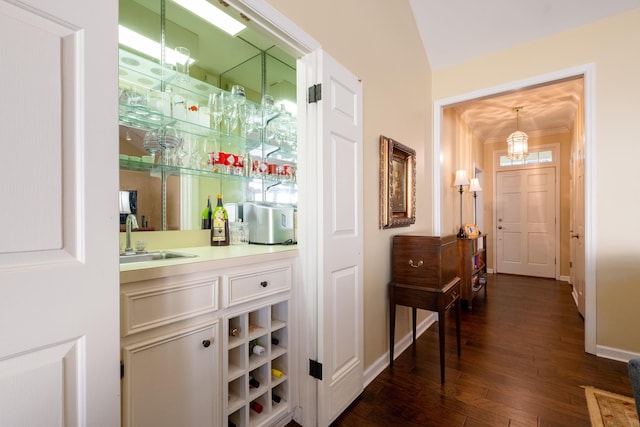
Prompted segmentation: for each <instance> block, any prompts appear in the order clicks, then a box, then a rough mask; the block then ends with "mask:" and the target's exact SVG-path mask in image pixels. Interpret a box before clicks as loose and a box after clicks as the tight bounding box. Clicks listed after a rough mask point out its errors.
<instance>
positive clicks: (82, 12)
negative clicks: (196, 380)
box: [0, 0, 120, 427]
mask: <svg viewBox="0 0 640 427" xmlns="http://www.w3.org/2000/svg"><path fill="white" fill-rule="evenodd" d="M117 19H118V17H117V3H116V2H110V1H107V2H85V1H81V0H59V1H50V0H23V1H21V2H18V1H6V0H0V93H1V94H2V99H3V101H2V102H0V117H2V139H1V142H0V147H1V148H2V159H3V162H2V168H0V182H2V185H1V186H0V199H1V200H2V209H0V295H1V297H0V426H36V427H37V426H47V427H50V426H115V425H118V424H119V422H120V406H119V404H120V403H119V402H120V400H119V387H120V381H119V356H118V351H119V336H118V233H117V230H118V228H117V227H118V218H117V210H116V208H115V207H116V195H117V182H118V176H117V158H118V157H117V150H118V145H117V116H116V114H117V109H116V105H117V49H116V47H117Z"/></svg>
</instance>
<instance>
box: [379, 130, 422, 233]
mask: <svg viewBox="0 0 640 427" xmlns="http://www.w3.org/2000/svg"><path fill="white" fill-rule="evenodd" d="M415 198H416V152H415V150H413V149H412V148H409V147H407V146H406V145H403V144H401V143H399V142H398V141H395V140H394V139H391V138H388V137H386V136H384V135H380V228H393V227H406V226H409V225H410V224H413V223H415V222H416V205H415Z"/></svg>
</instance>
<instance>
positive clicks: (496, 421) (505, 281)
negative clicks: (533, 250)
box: [333, 275, 632, 427]
mask: <svg viewBox="0 0 640 427" xmlns="http://www.w3.org/2000/svg"><path fill="white" fill-rule="evenodd" d="M447 316H448V317H447V339H446V348H447V356H446V383H445V385H444V386H442V385H441V384H440V371H439V353H438V333H437V324H434V325H432V326H431V327H430V328H429V329H428V330H427V331H426V332H425V333H424V334H423V335H422V336H421V337H420V338H419V339H418V340H417V342H416V345H415V346H412V347H409V348H408V349H407V350H406V351H405V352H404V353H403V354H402V355H400V356H399V357H398V358H397V359H396V360H395V362H394V367H393V371H390V370H389V368H388V367H387V369H385V371H384V372H382V373H381V374H380V375H379V376H378V377H377V378H376V379H375V380H373V381H372V382H371V383H370V384H369V385H368V386H367V387H366V389H365V390H364V392H363V393H362V394H361V395H360V397H358V399H357V400H356V401H355V402H354V403H353V404H352V405H351V406H350V407H349V408H348V410H347V411H345V412H344V413H343V414H342V415H341V416H340V417H339V418H338V419H337V420H336V421H335V422H334V424H333V425H334V426H405V427H412V426H447V427H449V426H465V427H472V426H589V425H590V422H589V415H588V411H587V404H586V400H585V396H584V390H583V389H582V388H581V387H580V386H583V385H589V386H595V387H599V388H602V389H605V390H608V391H612V392H615V393H620V394H624V395H627V396H632V391H631V385H630V383H629V379H628V376H627V375H628V374H627V364H626V363H623V362H616V361H612V360H608V359H604V358H598V357H596V356H593V355H590V354H587V353H585V352H584V322H583V319H582V318H581V317H580V316H579V314H578V313H577V310H576V307H575V304H574V302H573V299H572V297H571V287H570V285H568V284H567V283H566V282H558V281H555V280H548V279H535V278H529V277H521V276H511V275H489V283H488V293H487V294H486V296H485V295H484V293H481V294H480V295H479V296H478V297H477V298H476V300H474V303H473V309H472V310H467V309H464V308H463V310H462V324H461V335H462V354H461V356H460V358H458V356H457V355H456V351H455V342H456V340H455V318H454V317H453V313H452V312H451V313H449V314H448V315H447Z"/></svg>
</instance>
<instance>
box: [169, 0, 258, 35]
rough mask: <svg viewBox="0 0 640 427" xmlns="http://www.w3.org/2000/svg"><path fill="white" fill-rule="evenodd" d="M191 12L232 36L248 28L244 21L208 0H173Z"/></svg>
mask: <svg viewBox="0 0 640 427" xmlns="http://www.w3.org/2000/svg"><path fill="white" fill-rule="evenodd" d="M173 1H174V2H175V3H176V4H179V5H180V6H182V7H184V8H185V9H187V10H188V11H189V12H191V13H193V14H194V15H196V16H199V17H200V18H202V19H204V20H205V21H207V22H209V23H210V24H212V25H214V26H216V27H218V28H220V29H221V30H222V31H224V32H226V33H227V34H229V35H230V36H232V37H233V36H235V35H236V34H238V33H239V32H240V31H242V30H244V29H245V28H247V27H246V26H245V25H244V24H243V23H241V22H240V21H237V20H235V19H233V18H232V17H231V16H229V15H227V14H226V13H224V12H223V11H221V10H220V9H218V8H217V7H215V6H214V5H212V4H211V3H209V2H208V1H207V0H173Z"/></svg>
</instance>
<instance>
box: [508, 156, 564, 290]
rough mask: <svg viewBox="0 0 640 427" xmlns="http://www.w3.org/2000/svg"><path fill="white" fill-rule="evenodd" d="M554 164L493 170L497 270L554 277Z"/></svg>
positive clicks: (555, 229)
mask: <svg viewBox="0 0 640 427" xmlns="http://www.w3.org/2000/svg"><path fill="white" fill-rule="evenodd" d="M556 192H557V190H556V169H555V167H547V168H535V169H521V170H513V171H501V172H498V173H497V195H496V203H497V212H496V219H497V229H496V236H497V252H498V258H497V270H498V273H509V274H521V275H526V276H536V277H548V278H555V276H556V264H555V263H556V249H555V248H556V238H557V228H556Z"/></svg>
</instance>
